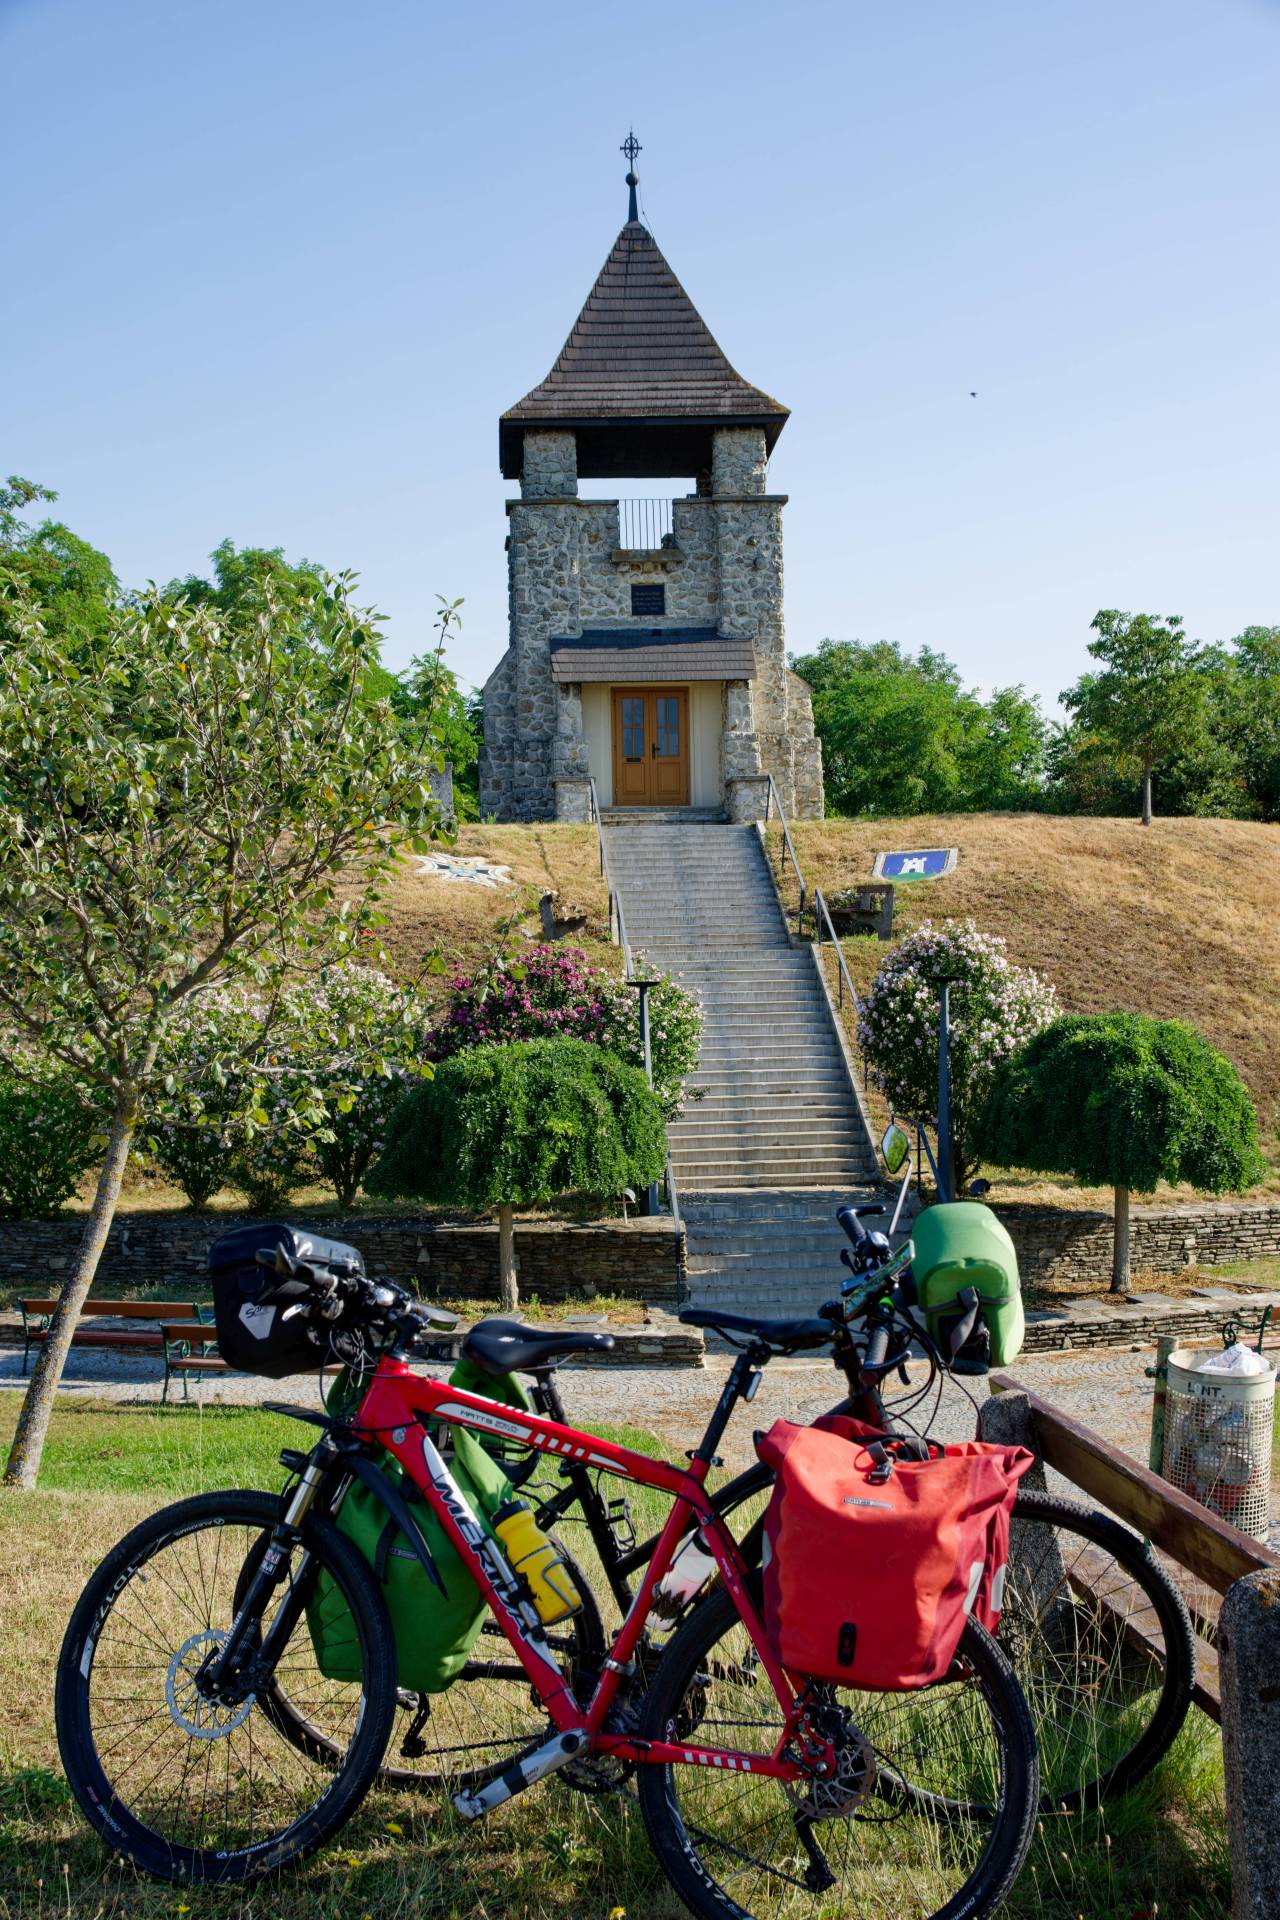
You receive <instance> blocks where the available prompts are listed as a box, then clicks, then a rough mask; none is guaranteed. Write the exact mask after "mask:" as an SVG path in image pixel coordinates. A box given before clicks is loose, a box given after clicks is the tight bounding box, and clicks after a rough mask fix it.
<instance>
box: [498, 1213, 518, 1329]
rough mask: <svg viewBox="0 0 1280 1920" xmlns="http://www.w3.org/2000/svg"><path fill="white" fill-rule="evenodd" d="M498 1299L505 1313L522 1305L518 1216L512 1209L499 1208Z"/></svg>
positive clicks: (512, 1311)
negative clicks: (519, 1283) (518, 1283)
mask: <svg viewBox="0 0 1280 1920" xmlns="http://www.w3.org/2000/svg"><path fill="white" fill-rule="evenodd" d="M498 1298H499V1300H500V1301H501V1303H502V1311H503V1312H504V1313H514V1312H515V1310H516V1308H517V1307H518V1306H519V1305H520V1289H519V1286H518V1285H517V1283H516V1216H515V1209H514V1208H512V1207H499V1208H498Z"/></svg>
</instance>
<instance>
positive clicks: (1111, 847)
mask: <svg viewBox="0 0 1280 1920" xmlns="http://www.w3.org/2000/svg"><path fill="white" fill-rule="evenodd" d="M793 838H794V841H795V846H796V852H797V855H798V857H799V860H800V864H801V866H802V868H803V870H804V873H805V877H806V879H807V880H808V882H809V884H810V886H811V887H812V886H815V885H816V886H820V887H821V888H822V889H823V891H824V892H834V891H836V889H838V888H840V887H847V886H851V885H854V884H855V883H856V882H858V881H859V880H868V879H869V878H870V876H871V865H872V860H873V858H874V856H875V853H876V852H877V850H878V849H880V848H893V847H931V846H933V847H943V846H954V847H958V848H959V854H960V857H959V863H958V865H957V868H956V871H955V872H954V873H953V874H951V875H949V876H947V877H946V878H945V879H941V880H917V881H910V882H908V883H906V884H905V885H900V886H899V888H898V890H897V895H896V900H895V907H896V916H895V930H896V931H898V932H906V931H907V930H908V929H909V928H910V927H913V926H916V925H918V924H919V922H920V921H922V920H927V919H933V920H941V919H945V918H948V917H953V918H957V919H963V918H969V917H972V918H973V919H974V920H975V921H976V922H977V923H978V925H979V926H980V927H982V928H983V929H984V930H985V931H988V932H992V933H998V934H1001V935H1003V936H1004V938H1005V939H1006V940H1007V941H1008V943H1009V953H1010V958H1011V959H1013V960H1015V961H1017V962H1018V963H1019V964H1022V965H1025V966H1032V967H1035V968H1037V969H1038V970H1039V971H1040V972H1041V973H1043V974H1044V975H1045V976H1046V977H1047V978H1048V979H1049V980H1051V981H1052V982H1053V984H1054V986H1055V987H1056V988H1057V990H1058V995H1059V998H1060V1000H1061V1003H1062V1006H1063V1008H1064V1010H1065V1011H1067V1012H1071V1013H1098V1012H1102V1011H1104V1010H1106V1009H1109V1008H1113V1007H1118V1008H1123V1009H1126V1010H1130V1011H1133V1012H1138V1013H1149V1014H1152V1015H1154V1016H1155V1017H1157V1018H1159V1019H1182V1020H1190V1021H1191V1022H1192V1023H1193V1024H1194V1025H1195V1026H1197V1027H1198V1028H1199V1029H1200V1031H1201V1032H1202V1033H1203V1034H1204V1035H1205V1037H1206V1038H1207V1039H1208V1040H1210V1041H1212V1042H1213V1044H1214V1045H1215V1046H1217V1047H1220V1048H1221V1050H1222V1051H1223V1052H1224V1053H1225V1054H1226V1055H1227V1056H1228V1058H1229V1059H1231V1060H1233V1061H1234V1062H1235V1064H1236V1066H1237V1067H1238V1068H1239V1070H1240V1073H1241V1074H1242V1076H1243V1077H1244V1079H1245V1081H1246V1082H1247V1083H1248V1086H1249V1088H1250V1090H1251V1092H1252V1094H1253V1097H1254V1100H1255V1101H1256V1103H1257V1107H1258V1117H1259V1121H1260V1124H1261V1128H1262V1132H1263V1135H1264V1142H1265V1145H1266V1146H1267V1149H1268V1152H1269V1154H1270V1156H1271V1158H1272V1160H1273V1162H1280V1151H1278V1150H1277V1146H1278V1143H1277V1138H1276V1136H1277V1131H1278V1129H1280V826H1264V825H1259V824H1256V823H1254V822H1248V821H1238V820H1157V821H1156V822H1155V824H1154V825H1153V826H1151V827H1147V828H1144V827H1142V826H1140V825H1138V823H1137V822H1136V821H1129V820H1082V819H1059V818H1052V817H1045V816H1043V815H1039V814H963V815H954V814H953V815H950V816H947V815H940V816H939V815H935V816H932V817H928V816H926V817H922V818H917V819H910V820H877V821H844V820H841V821H835V820H831V821H822V822H814V823H813V824H810V825H803V824H802V825H800V826H798V827H796V828H795V830H794V834H793ZM845 951H846V957H847V959H848V962H849V968H850V972H851V974H852V975H853V978H854V981H855V984H857V985H859V986H861V985H862V984H864V983H865V982H866V981H869V980H870V978H871V976H872V975H873V974H874V972H875V970H876V968H877V966H878V965H879V964H880V959H881V957H882V955H883V952H884V948H883V947H881V946H880V944H879V942H877V941H874V940H852V941H849V942H847V943H846V947H845ZM1002 1184H1003V1183H1002ZM1269 1184H1270V1183H1269Z"/></svg>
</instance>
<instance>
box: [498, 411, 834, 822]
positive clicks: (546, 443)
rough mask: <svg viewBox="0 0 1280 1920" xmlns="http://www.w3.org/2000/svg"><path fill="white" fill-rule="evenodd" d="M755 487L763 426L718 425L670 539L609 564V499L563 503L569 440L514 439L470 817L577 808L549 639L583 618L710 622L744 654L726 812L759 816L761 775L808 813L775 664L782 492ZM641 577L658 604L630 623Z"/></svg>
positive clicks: (799, 708)
mask: <svg viewBox="0 0 1280 1920" xmlns="http://www.w3.org/2000/svg"><path fill="white" fill-rule="evenodd" d="M767 481H768V457H767V453H766V449H765V438H764V434H763V432H762V431H760V430H759V429H758V428H718V429H717V430H716V432H715V434H714V436H713V468H712V496H711V497H710V498H708V497H705V496H700V495H690V496H688V497H687V498H685V499H679V500H676V501H674V502H673V503H672V525H673V532H674V537H675V545H674V547H673V548H670V549H659V550H658V551H657V552H656V553H653V554H645V555H643V556H641V555H634V556H633V555H631V554H628V555H627V556H626V557H625V558H623V557H621V555H622V549H621V547H620V544H619V541H620V531H619V511H618V503H617V501H608V500H582V499H580V498H579V497H578V476H577V454H576V442H575V439H574V436H573V434H572V433H563V432H533V431H530V432H527V433H526V434H525V438H524V465H523V472H522V477H521V495H520V499H519V500H515V501H511V502H510V503H509V504H508V513H509V517H510V535H509V538H508V542H507V547H508V581H509V601H510V635H511V638H510V645H509V647H508V650H507V653H506V654H505V655H504V656H503V659H502V661H501V662H500V663H499V665H498V667H497V668H495V670H494V672H493V673H492V674H491V675H490V677H489V680H488V682H487V683H486V686H485V697H484V711H485V743H484V748H483V751H482V754H481V763H480V804H481V810H482V812H484V813H496V814H498V816H499V817H500V818H503V819H514V820H539V819H550V818H556V817H559V818H582V817H585V810H586V806H587V801H586V797H585V796H586V786H585V781H586V776H587V774H588V772H590V771H592V769H591V768H590V767H589V764H588V754H587V747H586V741H585V739H584V738H583V737H582V735H581V717H580V696H579V694H578V693H577V691H574V692H572V693H571V694H568V695H567V696H566V695H564V694H561V693H560V692H559V691H558V690H557V688H556V685H555V683H554V682H553V680H552V677H551V658H550V649H549V642H550V640H551V639H552V638H553V637H555V636H558V635H567V636H574V635H577V634H580V633H581V632H582V631H583V629H584V627H593V628H594V627H601V628H604V629H606V630H608V629H611V628H612V629H616V630H618V631H620V632H626V633H635V632H636V631H637V630H638V629H639V628H642V627H645V628H647V627H656V628H659V629H661V628H662V627H664V626H668V627H710V628H715V629H717V630H718V631H720V632H721V633H725V634H733V635H736V636H740V637H742V638H745V639H749V640H750V641H751V643H752V646H753V648H754V651H755V656H756V678H755V680H753V681H751V682H749V683H748V682H738V683H734V687H733V689H732V690H730V689H726V719H725V734H724V739H723V742H722V753H721V759H722V766H723V775H724V780H725V798H726V804H727V805H728V807H729V809H730V812H731V814H732V816H733V817H734V818H735V819H743V820H747V819H755V818H758V817H760V815H761V814H762V813H763V809H764V801H765V796H766V791H767V788H766V784H765V780H764V776H765V775H767V774H770V773H771V774H772V775H773V777H774V779H775V781H776V782H777V786H778V792H779V795H780V797H781V799H782V804H783V806H784V808H785V809H786V811H787V812H788V813H789V814H790V815H792V817H794V818H800V819H807V818H820V817H821V815H822V811H823V792H822V758H821V748H820V746H819V743H818V742H817V740H816V739H815V737H814V732H813V713H812V705H811V702H810V699H809V693H808V689H807V688H806V687H805V686H804V685H803V683H802V682H801V681H800V680H798V679H797V677H796V675H795V674H793V673H791V672H790V671H789V670H788V667H787V664H786V635H785V628H784V622H783V570H782V507H783V504H784V502H783V500H782V499H781V498H780V497H779V496H777V495H770V494H767V493H766V492H765V487H766V485H767ZM646 583H653V584H657V583H661V584H662V585H663V587H664V588H665V597H666V611H665V613H664V614H661V615H651V616H646V617H645V618H644V619H643V621H638V620H636V619H635V618H634V617H633V616H632V613H631V591H630V590H631V587H632V586H633V585H636V584H646ZM575 713H576V715H577V719H576V725H575ZM595 771H597V772H598V771H599V769H595ZM557 782H559V783H560V786H559V791H558V793H557V788H556V783H557ZM735 783H736V784H735Z"/></svg>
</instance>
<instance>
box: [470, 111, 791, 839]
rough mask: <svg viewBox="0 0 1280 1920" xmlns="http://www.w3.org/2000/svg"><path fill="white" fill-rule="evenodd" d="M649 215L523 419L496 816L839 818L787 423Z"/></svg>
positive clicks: (634, 214) (633, 213) (609, 270)
mask: <svg viewBox="0 0 1280 1920" xmlns="http://www.w3.org/2000/svg"><path fill="white" fill-rule="evenodd" d="M623 151H624V152H625V153H626V154H627V156H628V159H629V161H630V162H631V165H632V171H630V172H629V173H628V175H627V187H628V190H629V195H630V205H629V210H628V218H627V222H626V224H625V226H624V227H623V228H622V231H621V232H620V233H619V235H618V237H617V240H616V241H615V242H614V245H613V247H612V249H611V251H610V253H609V257H608V259H607V260H606V261H605V263H604V266H603V267H602V269H601V271H600V274H599V277H598V278H597V280H596V283H595V285H594V287H593V288H592V290H591V292H590V294H589V295H588V297H587V301H586V305H585V306H584V307H583V309H582V312H581V313H580V314H579V316H578V319H577V321H576V323H575V325H574V327H573V330H572V332H571V333H570V335H569V338H568V339H567V340H566V342H565V344H564V347H563V348H562V350H561V352H560V355H559V358H558V359H557V360H556V363H555V365H554V366H553V367H552V369H551V371H550V373H549V374H548V375H547V377H546V379H545V380H543V381H542V382H541V383H540V384H539V385H538V386H536V387H534V388H533V389H532V391H531V392H529V393H528V394H526V395H525V397H524V399H523V400H521V401H519V402H518V403H517V404H516V405H515V406H514V407H512V408H510V410H509V411H508V412H507V413H505V414H503V416H502V419H501V421H500V423H499V452H500V459H501V466H502V472H503V474H504V475H505V476H506V477H507V478H508V479H512V480H518V481H519V483H520V494H519V497H518V498H517V499H512V500H509V501H508V502H507V515H508V522H509V533H508V539H507V555H508V588H509V608H510V640H509V645H508V647H507V651H506V653H505V654H504V655H503V657H502V659H501V661H500V662H499V663H498V666H497V667H496V668H495V669H494V671H493V673H492V674H491V675H490V677H489V680H488V682H487V683H486V686H485V689H484V747H483V750H482V753H481V758H480V805H481V811H482V812H483V813H486V814H489V813H492V814H496V815H497V817H498V818H499V819H503V820H544V819H558V820H585V819H587V818H589V817H590V806H591V799H590V790H591V789H590V783H591V781H592V780H594V782H595V788H596V793H597V796H598V798H599V801H600V804H601V805H602V806H606V807H607V806H612V807H619V808H621V807H638V808H646V807H647V808H653V807H661V808H662V809H663V811H664V812H666V811H671V810H673V809H674V810H680V809H685V808H687V809H689V810H690V811H692V812H696V811H698V810H706V809H711V810H713V811H716V812H719V811H722V810H723V812H724V813H725V814H727V816H728V817H729V818H730V819H733V820H752V819H758V818H760V817H761V816H762V814H763V812H764V804H765V798H766V795H767V790H768V776H769V775H772V776H773V779H774V781H775V783H776V785H777V788H778V792H779V794H780V796H781V799H782V803H783V806H784V807H785V808H786V810H787V812H788V813H789V814H791V815H792V817H793V818H801V819H804V818H815V817H820V816H821V814H822V811H823V793H822V755H821V747H820V744H819V742H818V741H817V740H816V738H815V737H814V732H813V713H812V707H811V704H810V698H809V690H808V688H807V687H806V686H805V684H804V682H803V681H801V680H800V679H799V678H798V677H797V675H795V674H794V673H792V672H791V671H790V670H789V668H788V667H787V664H786V642H785V633H784V626H783V603H782V509H783V507H784V505H785V504H786V497H785V495H782V494H775V493H770V492H769V488H768V463H769V456H770V454H771V452H772V450H773V447H774V445H775V443H776V441H777V438H778V435H779V434H780V433H781V431H782V429H783V427H784V426H785V424H786V421H787V409H786V408H785V407H783V406H781V405H780V404H779V403H778V402H777V401H776V400H773V399H771V398H770V397H769V395H768V394H766V393H763V392H761V390H760V389H759V388H758V387H753V386H751V385H749V384H748V382H747V381H745V380H744V379H742V377H741V375H739V374H738V373H736V372H735V370H734V369H733V367H732V366H731V365H730V364H729V361H728V360H727V359H726V358H725V355H724V354H723V353H722V352H721V350H720V348H719V346H718V345H717V344H716V342H715V340H714V339H713V337H712V335H711V333H710V332H709V330H708V328H707V326H706V324H705V322H704V321H703V320H702V318H701V316H700V315H699V314H698V312H697V309H696V308H695V307H694V305H693V302H692V301H691V300H690V299H689V296H688V294H687V293H686V292H685V291H684V288H683V287H682V286H681V284H680V282H679V281H678V280H677V278H676V276H675V274H674V273H673V272H672V270H671V268H670V266H668V264H667V262H666V260H665V259H664V258H663V255H662V253H661V251H660V250H659V248H658V246H657V243H656V242H655V240H654V238H653V236H652V234H651V233H650V232H649V231H648V229H647V228H646V227H645V226H644V225H643V224H642V223H641V221H640V218H639V213H638V208H637V202H636V188H637V185H638V184H639V183H638V178H637V176H636V173H635V171H634V161H635V155H636V153H637V152H638V151H639V147H638V144H637V143H636V141H635V139H634V136H633V135H632V136H628V139H627V141H626V142H625V143H624V146H623ZM670 475H682V476H687V479H688V482H689V483H690V490H689V491H688V492H687V493H683V494H680V495H678V496H677V497H676V498H674V499H654V498H652V497H648V496H641V497H634V496H631V497H619V498H616V499H586V498H583V497H582V496H581V495H580V493H579V491H578V485H579V481H580V480H582V479H601V478H609V479H614V478H621V477H623V476H625V477H626V478H627V479H628V480H640V481H644V480H650V481H652V480H654V479H657V478H659V477H663V478H665V477H667V476H670Z"/></svg>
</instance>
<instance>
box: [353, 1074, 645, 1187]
mask: <svg viewBox="0 0 1280 1920" xmlns="http://www.w3.org/2000/svg"><path fill="white" fill-rule="evenodd" d="M666 1153H667V1149H666V1135H665V1132H664V1129H663V1123H662V1109H661V1108H660V1106H659V1105H658V1102H657V1099H656V1098H655V1096H654V1094H653V1093H652V1092H651V1090H650V1088H649V1086H648V1085H647V1083H646V1081H645V1077H644V1074H643V1073H642V1072H641V1071H640V1070H639V1068H637V1067H632V1066H629V1065H628V1064H627V1062H626V1061H624V1060H619V1059H618V1058H617V1056H616V1055H614V1054H611V1053H607V1052H606V1051H605V1050H604V1049H603V1048H602V1047H595V1046H591V1045H589V1044H587V1043H586V1042H585V1041H581V1040H526V1041H517V1042H515V1043H513V1044H512V1045H511V1046H506V1047H476V1048H473V1049H471V1050H470V1051H468V1052H466V1053H460V1054H457V1055H455V1057H454V1058H453V1059H452V1060H446V1061H443V1062H442V1063H441V1064H440V1065H439V1066H438V1067H437V1068H436V1071H435V1076H434V1078H433V1079H431V1080H427V1081H424V1082H423V1084H422V1085H421V1086H420V1087H415V1089H414V1090H413V1092H412V1093H410V1095H409V1096H408V1098H407V1099H406V1100H405V1101H404V1102H403V1103H402V1104H401V1105H400V1106H399V1107H398V1108H397V1110H396V1112H395V1113H394V1114H393V1115H392V1117H391V1120H390V1123H389V1124H388V1127H387V1143H386V1148H385V1150H384V1152H383V1154H382V1157H381V1159H380V1160H379V1161H378V1163H377V1165H376V1166H375V1167H374V1168H373V1169H372V1171H371V1172H370V1173H369V1175H368V1177H367V1179H366V1181H365V1185H366V1187H367V1188H368V1190H369V1192H370V1193H374V1194H381V1195H383V1196H386V1197H388V1198H390V1197H398V1198H402V1199H413V1200H428V1201H434V1202H436V1203H438V1204H439V1205H442V1206H461V1207H468V1208H473V1209H475V1210H476V1211H477V1212H490V1211H492V1210H493V1209H494V1208H495V1207H500V1206H513V1207H537V1206H544V1205H546V1203H547V1202H548V1201H550V1200H553V1199H555V1198H557V1197H558V1196H559V1195H562V1194H571V1193H582V1194H595V1195H600V1196H607V1197H615V1196H617V1195H619V1194H621V1193H622V1191H623V1189H624V1188H626V1187H640V1186H647V1185H648V1183H649V1182H650V1181H651V1180H657V1179H659V1178H660V1177H661V1175H662V1171H663V1167H664V1165H665V1163H666Z"/></svg>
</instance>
